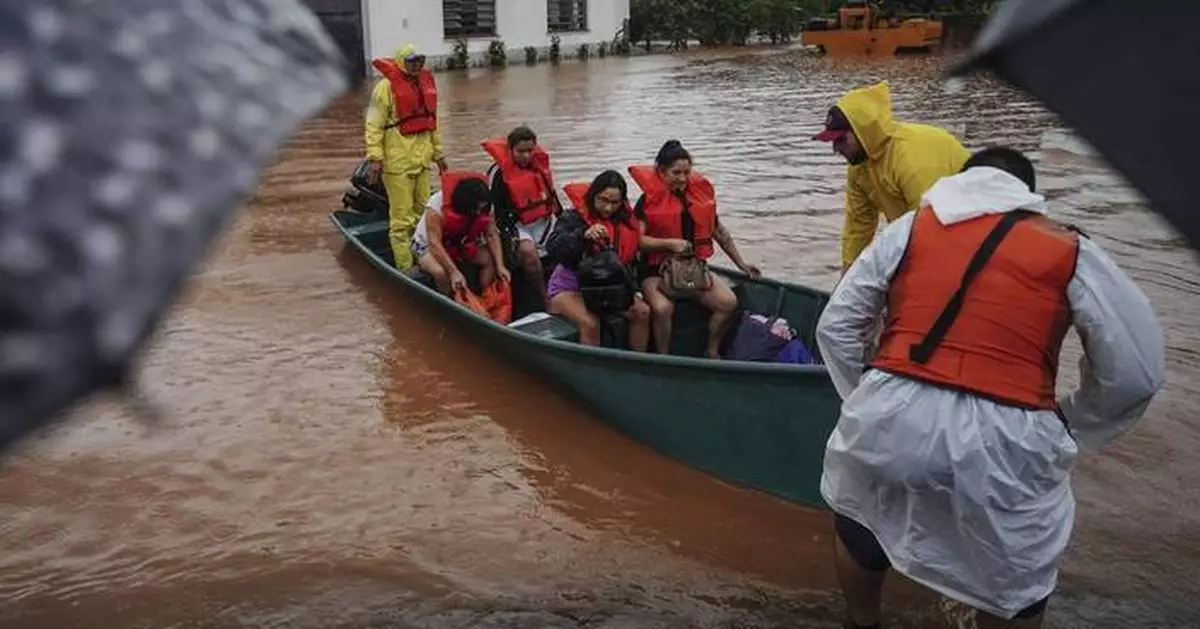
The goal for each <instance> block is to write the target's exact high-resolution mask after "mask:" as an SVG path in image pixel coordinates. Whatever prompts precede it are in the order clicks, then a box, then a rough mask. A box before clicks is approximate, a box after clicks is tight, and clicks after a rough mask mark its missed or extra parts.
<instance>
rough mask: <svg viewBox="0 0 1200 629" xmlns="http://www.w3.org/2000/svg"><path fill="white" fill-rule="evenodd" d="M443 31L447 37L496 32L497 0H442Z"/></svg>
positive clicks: (482, 35)
mask: <svg viewBox="0 0 1200 629" xmlns="http://www.w3.org/2000/svg"><path fill="white" fill-rule="evenodd" d="M442 32H443V35H444V36H445V37H446V39H455V38H458V37H491V36H493V35H495V34H496V0H442Z"/></svg>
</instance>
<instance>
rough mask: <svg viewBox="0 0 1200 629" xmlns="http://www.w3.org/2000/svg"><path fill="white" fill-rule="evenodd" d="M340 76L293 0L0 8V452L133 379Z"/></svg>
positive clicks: (337, 61) (318, 31)
mask: <svg viewBox="0 0 1200 629" xmlns="http://www.w3.org/2000/svg"><path fill="white" fill-rule="evenodd" d="M343 68H344V63H343V60H342V58H341V55H340V54H339V53H338V52H337V50H336V49H335V48H334V46H333V44H332V42H331V41H330V40H329V39H328V37H327V35H326V34H325V32H324V30H323V29H322V28H321V26H320V24H319V22H317V20H316V18H315V17H314V16H313V15H312V13H311V12H309V11H308V10H307V9H305V8H304V7H303V6H301V5H300V4H299V3H298V2H297V1H296V0H38V1H36V2H35V1H32V0H0V448H3V447H5V446H7V445H10V444H11V443H12V442H13V441H15V440H16V439H17V438H19V437H20V436H22V435H24V434H26V433H27V432H29V431H30V430H32V429H34V428H37V427H38V426H40V425H43V424H45V423H47V422H48V421H49V420H50V419H52V418H53V417H55V416H57V415H59V414H60V413H61V412H62V411H64V410H65V409H66V408H67V407H69V406H70V405H72V404H73V403H75V402H76V401H78V400H79V399H80V398H82V397H84V396H85V395H87V394H89V393H91V392H93V391H96V390H98V389H101V388H104V387H111V386H114V385H117V384H119V383H121V382H122V381H123V379H124V378H125V375H126V371H127V369H128V366H129V364H130V361H131V359H132V358H133V356H134V354H135V353H136V352H137V350H138V349H139V348H140V347H141V346H142V345H143V344H144V341H145V339H146V338H147V336H148V335H149V333H150V332H151V331H152V329H153V328H154V326H155V325H156V323H157V322H158V320H159V318H160V316H161V314H162V312H163V311H164V309H165V308H166V307H167V306H169V304H170V302H171V301H172V300H173V299H174V297H175V296H176V294H177V292H178V290H179V288H180V285H181V283H182V281H183V279H184V278H185V277H186V276H187V275H188V274H189V273H190V272H191V271H192V269H193V268H194V267H195V265H196V264H197V263H198V261H199V259H200V257H201V255H202V254H203V252H204V250H205V249H206V248H207V246H208V245H209V243H210V241H211V240H212V239H213V237H214V236H215V234H216V233H217V231H218V230H219V229H220V227H221V226H222V225H223V224H224V222H225V219H226V218H227V217H228V216H229V215H230V214H231V213H232V211H233V210H234V209H235V208H236V207H237V204H238V203H239V202H240V201H241V199H242V198H243V197H244V196H245V195H246V194H247V193H248V192H249V191H250V189H251V187H252V186H253V185H254V183H255V180H256V179H257V177H258V172H259V169H260V168H261V167H262V165H263V164H264V162H265V161H266V160H267V159H269V158H270V156H271V154H272V153H273V152H274V151H275V150H276V149H277V148H278V147H279V145H280V144H281V143H282V142H283V140H284V139H285V138H286V137H287V136H288V135H289V134H290V133H291V132H292V131H293V130H294V128H295V127H296V126H297V125H298V124H299V123H300V122H301V121H302V120H304V119H305V118H307V117H308V116H310V115H312V114H314V113H315V112H317V111H318V110H319V109H321V108H323V107H324V106H325V105H326V104H327V103H328V102H329V101H330V100H331V99H332V98H333V97H334V96H336V95H337V94H339V93H340V92H341V91H342V90H344V89H345V87H346V85H347V81H346V77H345V76H344V70H343Z"/></svg>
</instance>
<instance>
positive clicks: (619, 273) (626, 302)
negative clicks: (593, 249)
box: [577, 245, 635, 315]
mask: <svg viewBox="0 0 1200 629" xmlns="http://www.w3.org/2000/svg"><path fill="white" fill-rule="evenodd" d="M577 274H578V275H579V292H580V293H582V294H583V303H584V305H585V306H587V309H588V310H590V311H592V312H594V313H596V314H600V315H606V314H618V313H622V312H625V311H626V310H629V307H630V306H632V305H633V295H634V292H635V286H634V282H633V278H632V276H631V275H630V273H629V269H628V268H627V267H626V266H625V265H624V264H622V263H621V258H620V257H619V256H618V255H617V252H616V251H615V250H614V249H613V247H612V245H606V246H605V247H604V248H603V249H601V250H600V251H598V252H597V253H595V254H592V255H586V256H584V257H583V259H582V260H580V262H579V270H578V273H577Z"/></svg>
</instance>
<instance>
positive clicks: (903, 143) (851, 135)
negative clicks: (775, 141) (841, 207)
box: [813, 81, 970, 274]
mask: <svg viewBox="0 0 1200 629" xmlns="http://www.w3.org/2000/svg"><path fill="white" fill-rule="evenodd" d="M813 139H815V140H819V141H821V142H832V143H833V150H834V151H836V152H838V153H840V154H841V155H842V157H844V158H846V161H847V162H849V167H848V168H847V169H846V218H845V222H844V223H843V226H842V273H843V274H844V273H845V272H846V270H847V269H849V268H850V265H851V264H854V261H855V260H856V259H858V256H859V254H861V253H862V251H863V249H866V247H867V245H869V244H870V243H871V240H872V239H873V238H875V231H876V230H877V229H878V227H879V215H880V214H883V216H884V217H885V218H887V220H888V221H889V222H891V221H894V220H896V219H898V218H900V217H901V216H903V215H904V214H905V213H907V212H909V211H911V210H914V209H916V207H917V204H918V203H919V202H920V200H921V195H922V194H924V193H925V191H926V190H928V189H929V187H930V186H932V185H933V184H934V182H935V181H937V180H938V179H940V178H942V177H945V176H947V175H953V174H954V173H957V172H958V171H959V170H961V169H962V166H963V164H964V163H965V162H966V161H967V158H968V157H969V156H970V154H969V153H968V152H967V149H965V148H963V145H962V144H961V143H959V141H958V140H957V139H956V138H955V137H954V136H953V135H951V134H950V133H949V132H947V131H945V130H944V129H940V128H938V127H933V126H929V125H923V124H913V123H908V122H899V121H896V120H895V119H893V118H892V93H891V90H890V88H889V87H888V83H887V81H882V82H880V83H877V84H875V85H872V86H870V87H864V88H859V89H856V90H851V91H849V92H847V93H846V94H845V95H844V96H842V98H841V99H839V100H838V102H837V104H836V105H834V106H833V107H831V108H830V109H829V113H828V114H827V115H826V117H825V130H824V131H822V132H821V133H819V134H817V135H816V136H815V137H814V138H813Z"/></svg>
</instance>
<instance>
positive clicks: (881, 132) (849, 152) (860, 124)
mask: <svg viewBox="0 0 1200 629" xmlns="http://www.w3.org/2000/svg"><path fill="white" fill-rule="evenodd" d="M831 124H832V125H833V126H830V125H831ZM895 125H896V123H895V121H894V120H892V91H891V89H890V88H889V87H888V83H887V81H880V82H879V83H876V84H875V85H872V86H870V87H860V88H858V89H855V90H850V91H849V92H846V94H845V95H844V96H842V97H841V98H840V99H838V102H837V105H836V106H835V107H834V108H832V109H831V110H830V115H829V116H828V117H827V118H826V130H825V131H824V132H822V133H821V134H820V135H818V136H817V138H816V139H818V140H822V141H825V142H833V143H834V150H836V151H837V152H839V153H841V154H842V155H843V156H845V157H846V159H847V160H848V161H849V162H850V163H851V164H856V163H860V162H862V161H863V160H864V159H878V158H879V157H880V156H882V155H883V152H884V149H885V148H886V146H887V143H888V139H889V138H890V137H891V135H892V132H893V129H894V128H895ZM837 126H842V127H845V126H849V130H850V133H848V134H847V133H837V132H836V131H837V129H835V128H834V127H837Z"/></svg>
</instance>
